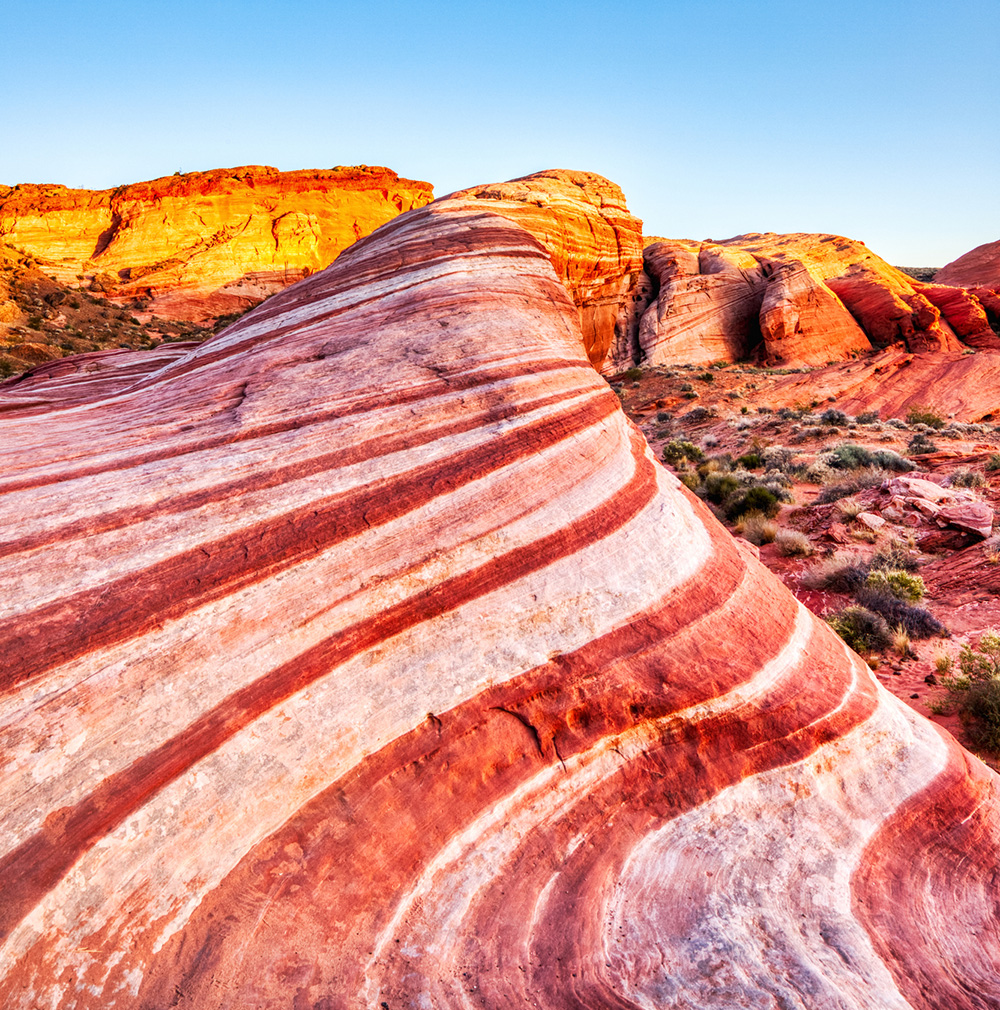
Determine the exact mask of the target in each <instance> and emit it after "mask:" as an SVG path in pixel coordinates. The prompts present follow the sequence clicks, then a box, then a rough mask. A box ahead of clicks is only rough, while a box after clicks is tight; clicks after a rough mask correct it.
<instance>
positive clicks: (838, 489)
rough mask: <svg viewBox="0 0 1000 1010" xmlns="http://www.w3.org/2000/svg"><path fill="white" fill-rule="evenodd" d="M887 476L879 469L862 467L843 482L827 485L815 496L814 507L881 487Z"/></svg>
mask: <svg viewBox="0 0 1000 1010" xmlns="http://www.w3.org/2000/svg"><path fill="white" fill-rule="evenodd" d="M888 476H889V475H888V474H887V473H886V471H885V470H883V469H882V468H881V467H877V466H872V467H862V468H861V469H860V470H855V471H854V472H853V473H851V474H850V475H848V476H847V477H846V478H845V479H844V480H842V481H838V482H837V483H836V484H827V485H826V487H824V488H823V490H822V491H820V493H819V494H818V495H816V500H815V504H816V505H829V504H830V502H835V501H840V499H841V498H846V497H847V496H848V495H852V494H855V493H856V492H857V491H865V490H867V489H868V488H873V487H881V486H882V484H883V483H884V482H885V480H886V478H887V477H888Z"/></svg>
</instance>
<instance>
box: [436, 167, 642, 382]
mask: <svg viewBox="0 0 1000 1010" xmlns="http://www.w3.org/2000/svg"><path fill="white" fill-rule="evenodd" d="M445 199H446V200H447V201H448V202H449V203H451V204H455V205H461V206H468V207H482V206H483V205H484V203H485V205H486V206H488V208H489V209H490V210H492V211H494V212H495V213H498V214H502V215H503V216H504V217H506V218H508V219H510V220H511V221H516V222H517V224H519V225H520V226H521V227H522V228H526V229H527V230H528V231H529V232H531V234H532V235H534V236H535V238H536V239H538V241H539V242H541V244H542V245H543V246H544V247H545V249H546V251H547V252H548V254H549V256H550V258H551V260H552V265H553V267H555V271H556V273H557V274H558V275H559V277H560V278H561V279H562V281H563V283H564V284H565V285H566V287H567V289H568V290H569V292H570V294H571V295H572V297H573V300H574V301H575V302H576V304H577V307H578V308H579V310H580V325H581V327H582V329H583V338H584V346H585V347H586V350H587V356H588V357H589V358H590V361H591V363H592V364H593V365H594V367H595V368H599V369H602V370H604V371H606V372H614V371H616V370H618V369H621V368H628V367H629V366H630V365H632V364H634V363H635V362H636V361H638V330H639V319H640V317H641V315H642V312H643V310H644V309H645V308H646V306H647V305H648V303H649V300H650V298H651V297H652V286H651V284H650V280H649V277H648V276H647V275H646V274H645V273H644V272H643V268H642V221H640V220H639V219H638V218H636V217H633V216H632V215H631V214H630V213H629V211H628V208H627V207H626V205H625V195H624V194H623V193H622V191H621V189H620V188H619V187H618V186H616V185H615V184H614V183H613V182H610V181H609V180H608V179H605V178H604V177H603V176H600V175H594V174H593V173H592V172H574V171H569V170H566V169H552V170H549V171H545V172H536V173H535V174H534V175H528V176H525V177H524V178H523V179H514V180H512V181H510V182H504V183H492V184H490V185H486V186H477V187H475V188H473V189H467V190H461V191H459V192H457V193H452V194H451V195H450V196H448V197H446V198H445Z"/></svg>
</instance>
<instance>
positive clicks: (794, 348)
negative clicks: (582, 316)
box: [639, 234, 1000, 367]
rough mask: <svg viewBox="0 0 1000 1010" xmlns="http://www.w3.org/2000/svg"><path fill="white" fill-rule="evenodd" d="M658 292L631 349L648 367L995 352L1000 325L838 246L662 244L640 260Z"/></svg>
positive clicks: (842, 241) (744, 240)
mask: <svg viewBox="0 0 1000 1010" xmlns="http://www.w3.org/2000/svg"><path fill="white" fill-rule="evenodd" d="M645 262H646V271H647V273H648V274H649V275H650V276H651V277H652V278H653V281H654V282H655V283H656V284H657V285H658V291H657V295H656V300H655V303H654V304H652V305H650V306H649V308H647V309H646V310H645V312H644V314H643V316H642V321H641V324H640V329H639V344H640V348H641V353H642V355H643V360H644V361H648V362H649V363H651V364H673V363H681V362H685V363H692V362H693V363H704V364H708V363H709V362H712V361H717V360H725V361H735V360H740V359H746V358H750V357H756V358H758V359H760V360H762V361H766V362H767V363H769V364H773V365H782V366H788V367H813V366H816V365H823V364H826V363H827V362H829V361H838V360H844V359H848V358H851V357H854V356H857V355H859V354H863V353H865V352H868V351H870V350H872V348H882V347H886V346H888V345H890V344H893V343H897V342H901V343H902V344H903V345H904V346H905V348H906V349H907V350H909V351H936V352H953V351H959V350H961V349H962V348H963V347H964V346H972V347H977V348H993V349H997V348H1000V340H998V338H997V335H996V332H995V331H996V329H1000V314H998V313H996V312H993V309H992V304H991V302H990V301H989V300H988V299H987V300H985V301H984V300H983V299H980V298H978V297H977V295H976V294H975V293H973V292H969V291H966V290H964V289H962V288H956V287H949V286H946V285H944V284H938V283H935V284H923V283H921V282H920V281H917V280H914V279H913V278H912V277H910V276H908V275H907V274H905V273H903V272H902V271H901V270H899V269H897V268H896V267H893V266H890V265H889V264H888V263H886V262H885V261H884V260H882V259H880V258H879V257H878V256H876V255H875V254H874V253H872V252H871V251H870V250H869V249H868V248H867V247H866V246H865V245H864V243H862V242H857V241H853V240H851V239H846V238H843V237H841V236H838V235H808V234H791V235H775V234H751V235H740V236H737V237H736V238H731V239H728V240H726V241H723V242H700V243H699V242H689V241H676V240H663V241H658V242H654V243H652V244H651V245H649V246H648V247H647V248H646V250H645Z"/></svg>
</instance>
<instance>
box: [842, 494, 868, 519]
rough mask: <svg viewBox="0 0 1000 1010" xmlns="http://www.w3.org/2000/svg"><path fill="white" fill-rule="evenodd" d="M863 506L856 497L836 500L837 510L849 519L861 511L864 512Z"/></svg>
mask: <svg viewBox="0 0 1000 1010" xmlns="http://www.w3.org/2000/svg"><path fill="white" fill-rule="evenodd" d="M864 510H865V507H864V505H862V504H861V502H859V501H858V499H857V498H850V497H848V498H841V499H840V501H838V502H837V511H838V512H840V514H841V515H842V516H843V517H844V518H845V519H847V520H848V521H850V520H851V519H857V517H858V516H859V515H861V513H862V512H864Z"/></svg>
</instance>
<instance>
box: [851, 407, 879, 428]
mask: <svg viewBox="0 0 1000 1010" xmlns="http://www.w3.org/2000/svg"><path fill="white" fill-rule="evenodd" d="M855 420H856V421H857V422H858V424H875V422H876V421H878V420H879V413H878V410H877V409H876V410H863V411H862V412H861V413H860V414H858V416H857V417H856V418H855Z"/></svg>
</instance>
